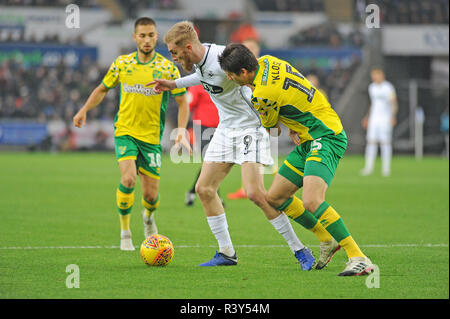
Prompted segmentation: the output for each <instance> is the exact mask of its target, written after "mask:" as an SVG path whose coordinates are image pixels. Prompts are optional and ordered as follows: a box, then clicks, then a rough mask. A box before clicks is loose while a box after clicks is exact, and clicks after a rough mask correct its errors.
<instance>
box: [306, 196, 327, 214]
mask: <svg viewBox="0 0 450 319" xmlns="http://www.w3.org/2000/svg"><path fill="white" fill-rule="evenodd" d="M302 200H303V207H305V209H306V210H307V211H309V212H311V213H314V212H315V211H316V209H317V208H318V207H319V206H320V204H322V202H323V200H320V199H319V198H311V197H303V198H302Z"/></svg>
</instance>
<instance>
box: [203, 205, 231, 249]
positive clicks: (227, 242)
mask: <svg viewBox="0 0 450 319" xmlns="http://www.w3.org/2000/svg"><path fill="white" fill-rule="evenodd" d="M206 219H207V220H208V224H209V228H211V231H212V233H213V234H214V236H215V237H216V240H217V242H218V244H219V252H220V253H222V254H224V255H227V256H230V257H232V256H234V254H235V251H234V248H233V243H232V242H231V237H230V233H229V232H228V223H227V218H226V216H225V213H223V214H221V215H218V216H206Z"/></svg>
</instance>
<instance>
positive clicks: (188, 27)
mask: <svg viewBox="0 0 450 319" xmlns="http://www.w3.org/2000/svg"><path fill="white" fill-rule="evenodd" d="M187 42H190V43H192V44H196V43H200V40H199V39H198V35H197V32H196V31H195V28H194V25H193V24H192V22H190V21H181V22H178V23H175V24H174V25H173V26H172V27H171V28H170V29H169V31H167V33H166V35H165V36H164V43H165V44H169V43H174V44H175V45H176V46H181V45H184V44H186V43H187Z"/></svg>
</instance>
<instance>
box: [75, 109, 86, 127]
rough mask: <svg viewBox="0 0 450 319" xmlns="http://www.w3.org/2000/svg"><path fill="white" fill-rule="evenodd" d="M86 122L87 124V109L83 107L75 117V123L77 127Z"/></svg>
mask: <svg viewBox="0 0 450 319" xmlns="http://www.w3.org/2000/svg"><path fill="white" fill-rule="evenodd" d="M85 124H86V111H84V110H83V109H81V110H79V111H78V113H77V114H75V116H74V117H73V125H74V126H76V127H82V126H84V125H85Z"/></svg>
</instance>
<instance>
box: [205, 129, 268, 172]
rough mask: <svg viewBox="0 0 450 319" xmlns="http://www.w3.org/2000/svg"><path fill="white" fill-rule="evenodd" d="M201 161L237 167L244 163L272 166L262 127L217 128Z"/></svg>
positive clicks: (265, 135) (264, 131)
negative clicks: (232, 164)
mask: <svg viewBox="0 0 450 319" xmlns="http://www.w3.org/2000/svg"><path fill="white" fill-rule="evenodd" d="M203 160H204V161H205V162H218V163H235V164H238V165H242V163H245V162H252V163H260V164H263V165H272V164H273V159H272V156H271V154H270V138H269V134H268V133H267V131H266V129H265V128H264V127H262V126H260V127H249V128H217V129H216V131H215V132H214V136H213V137H212V139H211V142H210V143H209V146H208V149H207V150H206V153H205V157H204V158H203Z"/></svg>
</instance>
